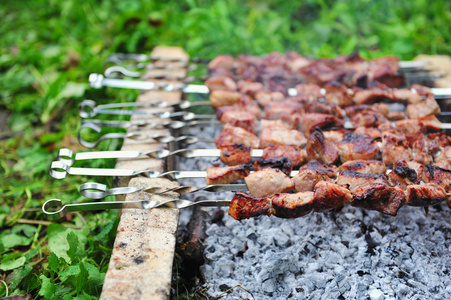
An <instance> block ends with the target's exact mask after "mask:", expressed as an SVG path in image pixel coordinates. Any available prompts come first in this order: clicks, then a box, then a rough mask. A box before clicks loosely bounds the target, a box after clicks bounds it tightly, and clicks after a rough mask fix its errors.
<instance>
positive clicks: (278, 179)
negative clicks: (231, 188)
mask: <svg viewBox="0 0 451 300" xmlns="http://www.w3.org/2000/svg"><path fill="white" fill-rule="evenodd" d="M244 180H245V181H246V185H247V187H248V189H249V193H250V194H251V195H252V196H254V197H260V198H261V197H271V196H273V195H274V194H276V193H283V192H288V191H291V190H293V188H294V184H293V182H292V181H291V178H290V177H288V176H287V175H286V174H285V173H283V172H282V171H280V170H279V169H272V168H267V169H263V170H260V171H255V172H254V173H251V174H249V175H248V176H247V177H246V178H245V179H244Z"/></svg>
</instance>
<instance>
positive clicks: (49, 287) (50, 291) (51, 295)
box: [39, 274, 56, 299]
mask: <svg viewBox="0 0 451 300" xmlns="http://www.w3.org/2000/svg"><path fill="white" fill-rule="evenodd" d="M39 278H40V279H41V282H42V285H41V289H40V290H39V296H43V297H44V298H45V299H56V295H55V284H54V283H53V282H52V281H51V280H50V278H47V277H46V276H45V275H44V274H41V276H39Z"/></svg>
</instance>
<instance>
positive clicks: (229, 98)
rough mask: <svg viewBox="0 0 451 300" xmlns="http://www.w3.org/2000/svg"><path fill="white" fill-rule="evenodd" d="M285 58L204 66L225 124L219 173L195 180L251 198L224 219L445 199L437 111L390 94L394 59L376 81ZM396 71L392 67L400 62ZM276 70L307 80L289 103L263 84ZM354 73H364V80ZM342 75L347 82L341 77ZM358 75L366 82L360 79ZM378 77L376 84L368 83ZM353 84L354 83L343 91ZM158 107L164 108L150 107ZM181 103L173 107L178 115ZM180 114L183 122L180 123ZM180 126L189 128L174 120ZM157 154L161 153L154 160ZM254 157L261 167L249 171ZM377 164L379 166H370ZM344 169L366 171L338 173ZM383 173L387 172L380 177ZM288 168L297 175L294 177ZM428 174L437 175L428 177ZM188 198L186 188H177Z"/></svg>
mask: <svg viewBox="0 0 451 300" xmlns="http://www.w3.org/2000/svg"><path fill="white" fill-rule="evenodd" d="M291 55H292V56H293V54H291ZM288 57H290V56H289V55H285V56H281V55H275V54H271V55H269V56H267V57H265V58H264V59H263V60H262V59H258V58H255V59H254V58H252V57H248V56H246V59H241V61H243V60H244V61H246V64H244V65H245V66H247V67H246V68H244V67H243V65H240V64H239V62H240V59H231V58H230V57H228V56H221V57H218V58H217V59H215V60H212V61H211V62H210V64H209V69H210V71H211V74H212V76H211V78H210V79H208V80H207V81H206V86H207V87H208V89H209V91H211V95H210V103H211V105H212V106H213V107H214V108H215V109H216V115H217V116H218V119H219V120H220V121H221V122H222V123H224V124H225V125H224V126H223V129H222V133H221V134H220V135H219V136H218V137H217V138H216V141H215V142H216V145H217V147H218V148H219V150H220V155H219V157H220V159H221V161H222V162H223V163H224V164H226V165H228V166H227V167H213V168H210V169H208V170H207V171H206V172H203V173H204V174H206V180H207V184H209V186H217V187H221V186H222V188H223V190H234V188H233V186H231V183H232V182H234V181H236V180H239V179H244V180H245V182H246V184H245V185H244V186H243V185H236V190H246V189H247V190H249V192H250V195H247V194H244V193H236V195H235V197H234V198H233V199H232V200H231V201H229V203H230V205H231V206H230V209H229V214H230V215H231V216H232V217H234V218H236V219H241V218H245V217H252V216H256V215H261V214H266V215H276V216H279V217H290V218H291V217H299V216H301V215H304V214H306V213H309V212H311V211H317V212H321V211H326V210H330V209H338V208H341V207H342V206H343V205H346V204H352V205H355V206H360V207H365V208H368V209H374V210H378V211H381V212H383V213H387V214H391V215H394V214H396V212H397V211H398V209H399V207H400V206H401V205H414V206H427V205H434V204H436V203H438V202H440V201H444V200H446V199H447V197H448V196H447V193H448V192H449V191H448V190H447V189H448V186H447V184H448V183H446V184H445V183H444V182H447V180H448V179H446V178H447V176H445V175H447V173H446V172H445V171H444V170H447V169H446V167H447V166H445V163H444V161H446V160H447V159H448V158H447V156H446V153H447V151H448V147H449V140H448V137H447V136H446V135H445V134H444V133H443V132H442V131H441V128H442V127H443V124H441V123H440V122H439V121H438V119H437V118H436V117H435V115H440V114H441V112H440V107H439V105H438V104H437V102H436V100H435V99H434V91H433V90H430V89H428V88H425V87H422V86H419V85H416V86H413V87H412V88H411V89H399V88H393V86H396V85H395V84H393V83H391V84H390V87H389V86H387V85H386V83H387V82H389V80H388V79H387V78H388V77H390V76H391V77H393V78H395V77H396V76H394V75H399V74H398V71H399V68H398V69H397V70H395V71H393V70H394V69H396V68H394V67H393V65H394V64H393V61H395V60H394V59H393V58H390V59H387V61H390V62H391V63H389V64H387V65H383V64H380V65H381V66H383V67H382V68H381V69H384V68H385V69H386V70H388V71H386V73H384V74H385V75H381V76H379V75H377V76H376V75H375V74H382V73H383V72H379V73H377V72H378V71H377V70H378V69H377V68H375V66H376V64H375V62H374V61H373V62H362V60H361V58H359V57H358V56H355V55H354V56H349V57H342V58H337V59H335V60H332V61H321V60H320V61H315V62H314V63H311V62H305V61H304V62H305V64H304V66H303V67H299V68H298V69H293V64H292V61H290V62H288V60H287V59H285V62H283V61H284V60H283V58H288ZM296 59H301V58H300V57H297V58H296ZM262 61H263V62H264V63H262ZM280 61H282V62H283V63H280ZM333 61H335V63H337V64H339V63H338V62H340V61H341V62H345V64H344V65H340V67H335V69H336V70H335V71H334V74H336V75H337V74H341V75H337V76H338V77H337V76H336V77H335V79H337V78H340V80H341V81H338V80H332V81H327V80H322V79H321V80H319V79H318V78H322V77H315V78H314V77H312V76H310V77H309V76H306V75H305V74H307V73H308V72H307V73H306V71H307V70H314V67H313V66H314V65H316V66H319V69H318V70H322V69H323V68H325V66H327V67H329V68H330V67H331V66H332V67H333V66H334V63H333ZM382 61H383V60H382ZM300 65H302V64H300V63H299V64H298V66H300ZM395 65H396V66H397V67H399V60H398V61H397V62H396V63H395ZM288 67H289V68H288ZM389 67H390V68H389ZM287 68H288V69H287ZM249 70H259V71H260V73H259V72H250V71H249ZM262 70H263V71H262ZM281 70H285V71H287V70H288V71H287V72H291V73H290V74H289V75H290V76H291V77H290V76H287V78H292V77H293V75H292V73H293V72H295V73H297V74H298V73H301V74H302V75H303V79H304V80H305V78H307V80H306V81H307V82H308V83H302V84H299V83H298V85H297V86H296V96H290V95H289V94H290V92H289V88H286V87H285V86H284V87H283V88H281V87H280V86H278V85H274V84H272V85H271V84H267V85H265V83H268V82H269V81H268V80H270V79H268V78H274V76H273V75H271V74H278V76H280V77H283V76H282V75H280V74H281ZM300 70H303V71H302V72H300ZM363 70H366V71H367V74H366V76H364V75H365V74H364V71H363ZM368 70H372V72H370V73H368ZM249 72H250V73H249ZM271 72H273V73H271ZM328 72H329V71H328ZM347 72H348V73H347ZM359 72H360V73H359ZM257 73H259V74H260V75H256V74H257ZM312 73H313V74H322V73H321V72H319V73H318V72H316V73H315V72H313V71H312ZM326 73H327V72H326ZM265 74H266V75H265ZM268 74H269V75H268ZM349 74H353V75H354V79H349ZM359 74H360V75H359ZM263 75H265V76H266V77H265V76H263ZM237 76H238V77H237ZM362 76H364V77H365V80H362V79H359V78H361V77H362ZM237 78H239V80H238V81H236V79H237ZM312 78H313V79H312ZM343 78H347V80H346V81H343V80H342V79H343ZM380 78H384V80H379V81H377V79H380ZM387 80H388V81H387ZM265 81H266V82H265ZM282 81H284V80H280V81H279V82H282ZM382 81H383V82H384V83H382ZM352 82H354V83H355V84H356V85H354V86H352V85H351V84H350V83H352ZM362 82H365V83H362ZM292 83H293V81H292V82H291V83H290V84H289V85H291V84H292ZM363 85H366V86H364V87H363ZM275 86H276V88H275ZM291 94H293V92H291ZM380 100H384V101H387V100H390V101H392V102H396V103H401V104H407V108H408V109H406V112H407V115H406V112H404V111H401V110H400V111H391V110H390V109H389V106H388V105H387V104H386V103H379V101H380ZM375 103H376V104H375ZM158 105H159V106H160V107H164V106H165V104H164V103H163V104H162V103H159V104H157V103H155V106H158ZM190 105H191V104H189V103H188V104H185V107H183V106H182V107H180V108H181V109H185V110H186V109H188V108H189V106H190ZM262 107H263V108H264V109H262ZM398 108H399V106H398ZM91 112H95V110H92V111H91ZM103 112H104V113H105V112H106V111H103ZM96 113H98V111H97V112H96ZM181 113H182V114H180V115H179V116H182V118H183V117H185V116H186V115H188V114H187V113H186V112H184V111H182V112H181ZM91 116H92V114H91ZM406 116H407V117H409V118H408V119H406ZM191 117H193V115H192V114H191ZM194 118H195V115H194ZM189 121H193V120H192V119H191V120H189V119H188V120H186V119H182V121H176V122H181V123H186V122H189ZM176 122H175V123H176ZM393 122H395V123H396V125H395V126H393V124H394V123H393ZM179 124H180V123H179ZM183 125H185V124H183ZM183 125H182V126H183ZM172 141H174V140H172ZM425 145H426V146H425ZM182 150H183V149H182ZM197 150H207V151H204V155H207V156H213V154H215V155H217V154H218V152H217V151H216V152H215V151H208V150H213V149H197ZM186 152H187V151H185V153H186ZM209 152H210V153H209ZM155 153H156V152H152V153H149V154H148V155H156V154H155ZM180 153H184V151H181V152H179V153H178V154H180ZM191 153H192V152H191ZM205 153H206V154H205ZM80 154H82V153H80ZM164 155H170V153H168V152H164ZM164 155H161V152H160V156H161V157H164ZM113 156H114V155H113ZM192 156H195V155H192ZM192 156H191V157H192ZM255 156H261V157H262V159H257V160H255V161H254V162H253V163H250V161H251V160H254V157H255ZM381 157H382V161H378V160H377V159H380V158H381ZM439 157H441V158H440V159H439ZM94 158H95V157H94ZM307 161H308V162H309V163H307V164H305V163H306V162H307ZM72 163H73V161H70V162H69V161H68V160H66V161H64V160H62V161H59V165H58V164H57V166H56V167H55V168H54V169H53V168H52V170H54V171H55V169H57V168H60V169H65V171H64V172H67V170H71V169H70V168H71V164H72ZM434 164H435V165H434ZM347 165H349V166H351V165H359V166H366V167H365V168H362V169H359V170H343V168H345V167H344V166H347ZM375 166H377V167H375ZM386 166H388V167H389V168H390V167H391V168H392V171H391V172H389V173H388V176H386V175H385V174H386V173H387V169H386ZM401 166H402V167H401ZM293 167H294V168H298V167H300V168H299V170H298V171H297V170H294V171H293ZM401 169H402V170H404V171H403V172H404V173H403V172H400V171H399V170H401ZM72 170H74V169H73V168H72ZM324 170H328V171H324ZM363 170H366V171H363ZM368 170H371V171H368ZM375 170H378V172H376V171H375ZM395 170H398V171H395ZM425 170H426V171H425ZM431 170H437V171H432V173H431ZM252 171H253V172H252ZM64 172H63V173H64ZM181 172H182V171H173V173H172V174H176V173H181ZM293 172H294V173H293ZM434 172H435V173H434ZM74 173H77V172H74ZM168 173H170V172H168ZM201 173H202V172H201ZM296 173H297V174H296ZM60 174H61V173H60ZM149 174H150V173H149ZM300 174H301V175H300ZM390 174H392V175H390ZM405 174H408V175H405ZM428 174H429V175H428ZM431 174H432V175H431ZM131 175H135V174H131ZM154 175H156V176H160V175H161V174H154ZM191 175H193V174H191ZM290 175H292V178H290ZM151 176H152V175H151ZM194 176H198V175H194ZM396 176H398V177H396ZM174 177H175V178H177V177H176V176H174ZM437 178H441V179H437ZM443 178H445V179H446V180H444V179H443ZM91 187H92V186H91ZM183 188H184V189H183ZM205 189H207V190H208V188H205ZM149 190H151V189H150V188H149ZM194 190H196V189H195V188H194V187H182V188H180V189H179V191H182V192H183V191H185V192H186V191H191V192H192V191H194ZM211 190H215V189H214V188H211ZM218 190H220V189H218ZM158 192H159V193H164V192H165V191H161V190H159V191H158ZM424 199H429V200H427V201H426V200H424ZM168 204H170V203H168ZM201 205H202V204H201ZM204 205H205V203H204Z"/></svg>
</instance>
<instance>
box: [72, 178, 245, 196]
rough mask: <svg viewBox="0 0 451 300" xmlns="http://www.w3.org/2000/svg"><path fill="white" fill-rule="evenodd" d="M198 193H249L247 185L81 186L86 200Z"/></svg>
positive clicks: (93, 183) (99, 184) (91, 183)
mask: <svg viewBox="0 0 451 300" xmlns="http://www.w3.org/2000/svg"><path fill="white" fill-rule="evenodd" d="M198 191H206V192H244V191H248V188H247V185H246V184H212V185H207V186H204V187H195V186H178V187H175V188H165V187H153V186H150V187H145V188H137V187H116V188H111V189H108V188H107V186H106V185H105V184H101V183H97V182H87V183H83V184H82V185H81V186H80V193H81V194H82V195H83V196H85V197H86V198H91V199H102V198H105V197H108V196H115V195H125V194H132V193H138V192H147V193H149V194H153V195H162V194H166V193H170V192H176V193H179V194H185V193H195V192H198Z"/></svg>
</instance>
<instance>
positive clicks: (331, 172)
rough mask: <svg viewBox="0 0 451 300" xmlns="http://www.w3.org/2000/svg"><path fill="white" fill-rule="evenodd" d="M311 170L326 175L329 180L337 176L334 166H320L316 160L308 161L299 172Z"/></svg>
mask: <svg viewBox="0 0 451 300" xmlns="http://www.w3.org/2000/svg"><path fill="white" fill-rule="evenodd" d="M306 169H307V170H312V171H315V172H317V173H319V174H322V175H326V176H328V177H330V178H334V177H336V176H337V170H338V168H337V167H336V166H334V165H322V164H320V163H319V162H318V161H316V160H310V161H309V162H308V163H306V164H305V165H303V166H302V167H301V168H300V169H299V171H302V170H306Z"/></svg>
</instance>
